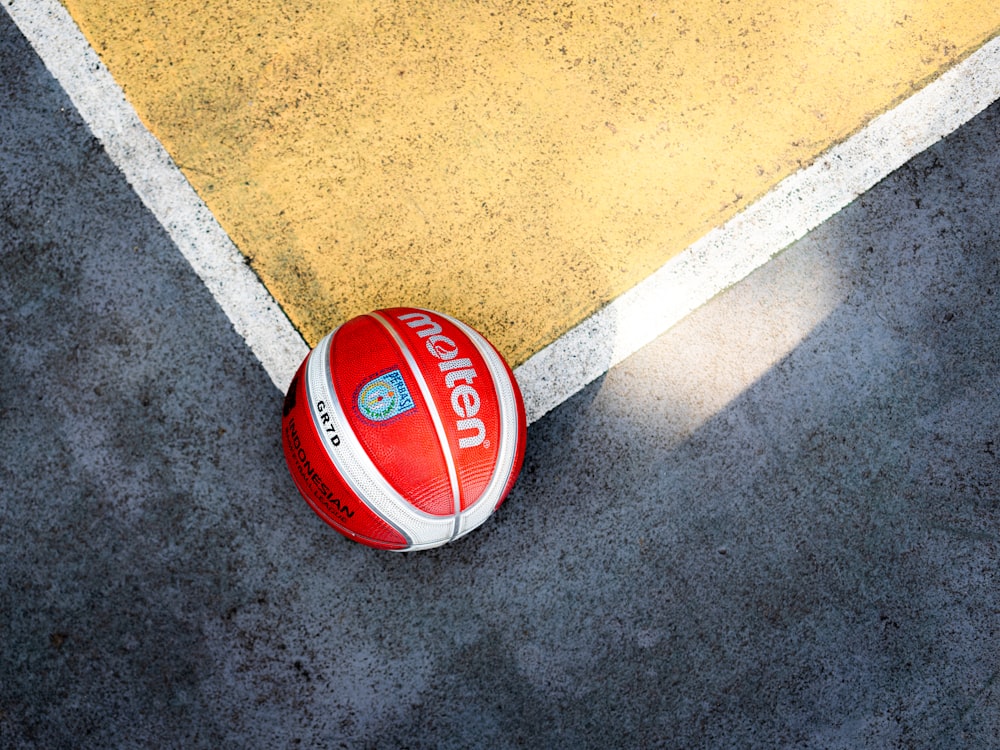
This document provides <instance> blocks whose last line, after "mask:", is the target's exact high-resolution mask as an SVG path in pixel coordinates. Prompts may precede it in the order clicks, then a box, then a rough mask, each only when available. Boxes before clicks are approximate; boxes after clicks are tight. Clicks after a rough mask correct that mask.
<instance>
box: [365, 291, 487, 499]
mask: <svg viewBox="0 0 1000 750" xmlns="http://www.w3.org/2000/svg"><path fill="white" fill-rule="evenodd" d="M381 312H382V317H383V319H384V320H386V321H387V322H388V323H390V324H391V325H392V327H393V329H394V330H395V331H396V332H397V335H398V336H399V337H400V339H401V340H402V342H403V345H404V346H405V347H406V348H407V350H408V351H409V352H410V353H411V356H412V357H413V360H414V361H415V363H416V366H417V367H418V368H419V369H420V371H421V372H422V373H423V375H424V380H425V381H426V383H427V386H428V388H429V390H430V393H431V397H432V399H433V401H434V403H435V405H436V406H437V409H438V413H439V414H440V415H441V423H442V426H443V430H444V434H445V438H446V440H447V447H448V449H449V450H450V452H451V455H452V457H453V460H454V464H455V469H456V474H457V476H458V484H459V489H460V497H461V503H460V509H461V510H465V509H467V508H469V507H471V506H472V505H474V504H475V503H476V502H478V501H479V499H480V498H481V497H482V496H483V492H484V491H485V490H486V488H487V487H488V485H489V478H490V475H491V474H492V467H494V466H495V465H496V462H497V457H498V455H499V450H500V445H501V441H500V439H499V438H500V430H499V424H500V406H499V401H498V399H497V392H496V386H495V384H494V383H493V381H492V378H491V376H490V371H489V367H488V365H487V363H486V361H485V360H484V358H483V356H482V354H481V353H480V350H479V348H478V347H477V346H476V345H475V344H474V343H473V342H472V341H471V340H470V338H469V336H468V335H467V333H466V332H465V331H463V330H462V329H461V328H460V327H459V326H457V325H456V321H454V320H453V319H451V318H449V317H447V316H445V315H442V314H440V313H436V312H432V311H428V310H421V309H417V308H394V309H390V310H383V311H381ZM484 465H486V466H489V467H490V473H489V474H487V475H486V476H484V475H483V471H482V467H483V466H484Z"/></svg>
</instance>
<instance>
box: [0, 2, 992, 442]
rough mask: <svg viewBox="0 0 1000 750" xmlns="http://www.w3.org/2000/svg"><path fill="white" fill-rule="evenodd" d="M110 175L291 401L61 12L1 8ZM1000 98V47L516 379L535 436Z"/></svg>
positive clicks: (51, 5)
mask: <svg viewBox="0 0 1000 750" xmlns="http://www.w3.org/2000/svg"><path fill="white" fill-rule="evenodd" d="M4 7H5V9H6V10H7V12H8V13H9V14H10V16H11V18H13V20H14V22H15V23H16V24H17V26H18V27H19V28H20V30H21V33H22V34H24V35H25V37H27V39H28V41H29V42H30V43H31V45H32V46H33V47H34V48H35V51H36V52H37V53H38V55H39V57H41V59H42V61H43V62H44V63H45V65H46V67H48V69H49V71H50V72H51V73H52V74H53V76H55V78H56V80H57V81H59V83H60V84H61V85H62V87H63V89H65V91H66V93H67V94H68V95H69V97H70V99H71V101H72V102H73V104H74V105H75V106H76V108H77V109H78V111H79V112H80V114H81V116H82V117H83V119H84V121H85V122H86V123H87V125H88V126H89V127H90V129H91V131H92V132H93V133H94V135H95V136H96V137H97V138H98V139H99V140H100V141H101V143H102V144H103V145H104V147H105V149H106V150H107V152H108V154H109V156H110V157H111V159H112V161H113V162H114V163H115V164H116V165H117V166H118V168H119V169H121V171H122V172H123V173H124V174H125V177H126V179H128V181H129V183H130V184H131V185H132V187H133V189H135V191H136V193H137V194H138V195H139V197H140V199H141V200H142V201H143V203H145V204H146V206H147V207H148V208H149V209H150V210H151V211H152V213H153V214H154V215H155V216H156V218H157V219H158V220H159V221H160V223H161V224H162V225H163V226H164V228H165V229H166V230H167V232H168V233H169V234H170V236H171V238H172V239H173V240H174V242H175V243H176V244H177V246H178V247H179V248H180V250H181V252H182V253H183V254H184V256H185V257H186V258H187V259H188V261H189V262H190V263H191V266H192V267H193V268H194V270H195V272H196V273H197V274H198V275H199V276H200V277H201V278H202V279H203V280H204V282H205V284H206V285H207V286H208V288H209V290H210V291H211V292H212V294H213V295H214V296H215V298H216V299H217V300H218V302H219V304H220V306H221V307H222V309H223V310H224V311H225V313H226V314H227V315H228V316H229V318H230V320H231V321H232V322H233V326H234V327H235V328H236V330H237V331H238V332H239V333H240V335H241V336H243V338H244V339H246V341H247V344H248V345H249V346H250V349H251V350H252V351H253V352H254V354H255V355H256V356H257V357H258V359H260V361H261V363H262V364H263V366H264V368H265V370H266V371H267V373H268V374H269V375H270V377H271V380H272V381H274V384H275V385H276V386H277V387H278V388H279V389H281V390H282V391H284V390H285V388H286V387H287V385H288V383H289V382H291V379H292V377H293V376H294V374H295V370H296V369H297V368H298V365H299V364H300V363H301V362H302V360H303V359H304V357H305V356H306V354H307V353H308V347H307V345H306V344H305V342H304V341H303V340H302V337H301V336H300V335H299V334H298V333H297V332H296V331H295V329H294V328H293V327H292V325H291V323H290V322H289V321H288V319H287V318H286V317H285V315H284V313H283V312H282V311H281V310H280V308H279V307H278V305H277V303H276V302H275V301H274V299H273V298H272V297H271V295H270V293H269V292H268V291H267V290H266V289H265V288H264V286H263V285H262V284H261V283H260V281H259V279H257V277H256V276H255V275H254V274H253V273H252V272H251V271H250V270H249V268H248V267H247V266H246V264H245V263H244V259H243V256H242V255H241V254H240V253H239V251H238V250H237V249H236V247H235V246H234V245H233V243H232V241H231V240H230V239H229V237H228V236H227V235H226V233H225V231H224V230H223V229H222V228H221V227H220V226H219V224H218V223H217V221H216V220H215V219H214V217H213V216H212V215H211V212H209V210H208V208H207V207H206V206H205V204H204V203H203V202H202V201H201V199H200V198H198V196H197V194H196V193H195V192H194V190H193V189H192V188H191V186H190V184H189V183H188V182H187V180H186V179H185V178H184V176H183V175H182V174H181V172H180V170H178V168H177V167H176V165H175V164H174V163H173V162H172V161H171V159H170V157H169V155H167V153H166V151H165V150H164V149H163V147H162V146H161V145H160V143H159V142H158V141H157V140H156V138H155V137H153V135H152V134H151V133H150V132H149V131H148V130H146V128H145V126H143V125H142V123H141V122H140V120H139V118H138V116H137V115H136V113H135V111H134V110H133V109H132V106H131V105H130V104H129V103H128V102H127V101H126V99H125V96H124V94H123V92H122V90H121V88H120V87H119V86H118V84H117V83H115V81H114V79H113V78H112V77H111V75H110V73H109V72H108V71H107V69H106V68H105V67H104V65H103V63H101V61H100V59H99V58H98V56H97V54H96V53H95V52H94V50H93V49H91V47H90V45H89V44H88V43H87V40H86V39H85V38H84V36H83V34H82V33H81V32H80V30H79V29H78V28H77V26H76V24H75V22H74V21H73V19H72V18H71V17H70V16H69V14H68V13H67V11H66V10H65V9H64V8H63V6H62V5H61V4H60V3H59V2H58V0H12V1H11V2H8V4H7V5H5V6H4ZM998 98H1000V38H997V39H993V40H992V41H990V42H988V43H987V44H985V45H984V46H983V47H982V48H980V49H979V50H978V51H977V52H975V53H973V54H972V55H971V56H970V57H968V58H967V59H966V60H964V61H963V62H961V63H960V64H958V65H957V66H955V67H954V68H952V69H951V70H949V71H947V72H946V73H944V74H943V75H942V76H941V77H940V78H938V79H937V80H935V81H934V82H933V83H931V84H929V85H928V86H926V87H925V88H924V89H922V90H920V91H919V92H917V93H916V94H914V95H913V96H912V97H910V98H909V99H907V100H906V101H904V102H903V103H902V104H900V105H899V106H897V107H896V108H895V109H893V110H891V111H889V112H887V113H886V114H884V115H882V116H880V117H878V118H876V119H875V120H873V121H872V122H871V123H870V124H869V125H867V126H866V127H865V128H863V129H862V130H860V131H859V132H858V133H857V134H855V135H853V136H851V137H850V138H849V139H848V140H846V141H844V142H843V143H841V144H839V145H837V146H835V147H833V148H832V149H830V150H829V151H827V152H826V153H825V154H822V155H821V156H820V157H819V158H817V160H816V161H815V162H814V163H813V164H812V165H811V166H809V167H807V168H805V169H802V170H800V171H799V172H796V173H795V174H793V175H792V176H790V177H788V178H787V179H785V180H784V181H782V182H781V183H779V184H778V185H777V186H776V187H775V188H774V189H772V190H771V191H770V192H769V193H768V194H767V195H765V196H764V197H763V198H761V199H760V200H759V201H758V202H756V203H754V204H753V205H751V206H749V207H748V208H747V209H746V210H744V211H743V212H742V213H740V214H739V215H737V216H736V217H734V218H733V219H731V220H730V221H729V222H727V223H726V224H725V225H723V226H722V227H720V228H718V229H715V230H712V231H711V232H709V233H708V234H707V235H706V236H705V237H703V238H702V239H701V240H699V241H697V242H695V243H694V244H693V245H691V246H690V247H688V248H687V249H686V250H684V251H683V252H681V253H680V254H679V255H678V256H676V257H675V258H673V259H671V260H670V261H668V262H667V263H666V264H665V265H664V266H663V267H661V268H660V269H659V270H658V271H656V272H655V273H654V274H653V275H651V276H650V277H648V278H647V279H645V280H643V281H642V282H640V283H639V284H638V285H637V286H635V287H634V288H632V289H631V290H629V291H628V292H626V293H624V294H623V295H621V296H620V297H618V298H616V299H615V300H613V301H612V302H611V303H610V304H608V305H607V306H606V307H604V308H602V309H601V310H600V311H598V312H597V313H595V314H594V315H592V316H591V317H589V318H587V319H586V320H584V321H583V322H582V323H580V324H579V325H577V326H576V327H575V328H573V329H572V330H570V331H569V332H568V333H566V334H565V335H563V336H562V337H560V338H559V339H557V340H556V341H554V342H553V343H552V344H550V345H549V346H547V347H545V348H544V349H542V350H541V351H539V352H538V353H537V354H535V355H534V356H532V357H531V358H530V359H528V361H526V362H525V363H524V364H522V365H521V366H520V367H518V368H517V370H516V371H515V375H516V376H517V380H518V383H519V385H520V387H521V390H522V392H523V395H524V401H525V408H526V411H527V416H528V423H529V424H530V423H531V422H534V421H535V420H537V419H539V418H540V417H542V416H543V415H544V414H545V413H547V412H548V411H550V410H552V409H554V408H555V407H556V406H558V405H559V404H561V403H562V402H563V401H565V400H566V399H568V398H569V397H570V396H572V395H573V394H575V393H577V392H578V391H580V390H581V389H582V388H584V387H585V386H586V385H587V384H588V383H590V382H592V381H593V380H595V379H597V378H598V377H600V376H601V375H603V374H604V373H605V372H607V371H608V369H610V368H611V367H613V366H614V365H616V364H618V363H619V362H621V361H622V360H623V359H625V358H626V357H628V356H629V355H630V354H633V353H635V352H636V351H638V350H639V349H640V348H642V347H643V346H645V345H646V344H648V343H650V342H651V341H653V340H654V339H656V338H657V337H658V336H659V335H660V334H662V333H663V332H665V331H666V330H668V329H669V328H670V327H671V326H673V325H674V324H675V323H677V322H678V321H679V320H680V319H681V318H683V317H684V316H685V315H687V314H688V313H690V312H692V311H693V310H695V309H696V308H698V307H700V306H701V305H702V304H704V303H705V302H707V301H708V300H709V299H711V298H712V297H713V296H715V295H716V294H718V293H719V292H721V291H722V290H724V289H726V288H727V287H729V286H732V285H733V284H735V283H736V282H738V281H739V280H741V279H743V278H745V277H746V276H747V275H749V274H750V273H751V272H753V271H754V270H755V269H757V268H759V267H760V266H761V265H763V264H764V263H766V262H767V261H768V260H769V259H770V258H772V257H773V256H775V255H776V254H778V253H779V252H781V251H782V250H783V249H784V248H786V247H787V246H788V245H790V244H791V243H792V242H794V241H795V240H797V239H799V238H801V237H803V236H804V235H805V234H806V233H807V232H809V231H810V230H812V229H814V228H815V227H817V226H818V225H819V224H821V223H822V222H823V221H825V220H826V219H828V218H830V217H831V216H833V215H834V214H835V213H837V211H839V210H840V209H842V208H844V207H845V206H846V205H848V204H849V203H850V202H851V201H852V200H854V199H855V198H856V197H857V196H859V195H861V194H862V193H863V192H865V191H866V190H868V189H869V188H871V187H872V186H874V185H875V184H876V183H877V182H878V181H879V180H881V179H882V178H884V177H885V176H887V175H888V174H889V173H891V172H892V171H893V170H895V169H897V168H898V167H900V166H902V165H903V164H905V163H906V162H907V161H909V159H911V158H912V157H914V156H916V155H917V154H918V153H920V152H921V151H923V150H925V149H926V148H928V147H929V146H931V145H933V144H934V143H935V142H937V141H938V140H940V139H941V138H943V137H944V136H946V135H948V134H949V133H951V132H952V131H954V130H955V129H957V128H958V127H959V126H961V125H962V124H964V123H965V122H967V121H968V120H970V119H971V118H972V117H974V116H975V115H977V114H978V113H979V112H981V111H982V110H983V109H985V108H986V107H987V106H989V105H990V104H991V103H992V102H994V101H995V100H997V99H998Z"/></svg>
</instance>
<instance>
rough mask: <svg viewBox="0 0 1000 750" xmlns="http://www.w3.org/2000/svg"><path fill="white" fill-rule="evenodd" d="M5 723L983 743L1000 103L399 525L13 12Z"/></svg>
mask: <svg viewBox="0 0 1000 750" xmlns="http://www.w3.org/2000/svg"><path fill="white" fill-rule="evenodd" d="M0 102H2V104H0V201H2V204H0V357H2V360H0V424H2V431H0V747H39V748H63V747H65V748H108V747H177V748H194V747H213V748H216V747H221V748H251V747H254V748H257V747H259V748H283V747H320V748H338V747H348V748H355V747H358V748H368V747H371V748H397V747H398V748H404V747H406V748H463V747H488V748H516V747H533V748H534V747H537V748H562V747H567V748H568V747H573V748H580V747H592V748H609V747H623V748H661V747H662V748H695V747H705V748H715V747H720V748H721V747H725V748H729V747H733V748H754V747H761V748H775V747H783V748H911V747H920V748H926V747H942V748H986V747H997V746H998V739H997V738H998V737H1000V685H998V684H997V676H998V672H1000V656H998V649H997V643H996V641H997V637H998V634H1000V593H998V588H997V569H998V547H1000V530H998V521H1000V507H998V487H1000V465H998V459H997V453H998V451H1000V445H998V443H1000V439H998V437H997V436H998V433H1000V398H998V385H1000V376H998V369H1000V331H998V325H1000V323H998V321H1000V251H998V248H1000V219H998V216H997V213H998V212H997V207H998V197H1000V195H998V186H1000V177H998V175H1000V148H998V141H1000V107H998V106H996V105H994V106H993V107H992V108H990V109H989V110H987V111H986V112H985V113H984V114H982V115H980V116H979V117H977V118H976V119H975V120H973V121H972V122H971V123H969V124H968V125H967V126H965V127H964V128H962V129H961V130H960V131H959V132H958V133H956V134H955V135H954V136H952V137H950V138H949V139H947V141H946V142H943V143H942V144H939V145H938V146H936V147H934V148H933V149H931V150H930V151H928V152H927V153H925V154H922V155H921V156H919V157H917V158H916V159H914V161H913V162H912V163H911V164H909V165H907V166H906V167H905V168H903V169H901V170H900V171H899V172H897V173H896V174H894V175H892V176H890V177H889V178H887V179H886V180H885V181H884V182H883V183H882V184H880V185H879V186H878V187H877V188H876V189H874V190H873V191H871V192H870V193H868V194H866V195H865V196H863V197H861V198H860V199H859V200H858V201H857V202H856V203H854V204H853V205H852V206H851V207H850V208H849V209H847V210H845V211H844V212H842V213H841V214H840V215H838V216H837V217H835V218H834V219H833V220H831V221H830V222H828V223H827V224H825V225H824V226H823V227H821V228H820V229H819V230H817V231H815V232H814V233H812V234H811V235H810V236H809V237H807V238H806V239H805V240H803V241H802V242H799V243H798V244H796V245H795V246H793V247H792V248H791V249H789V250H788V251H787V252H785V253H784V254H783V255H781V256H780V257H779V258H777V259H776V260H775V261H774V262H772V263H771V264H769V265H768V266H766V267H765V268H763V269H762V270H761V271H759V272H758V273H756V274H754V275H753V276H752V277H751V278H749V279H747V280H746V281H745V282H744V283H742V284H740V285H738V286H737V287H735V288H733V289H731V290H730V291H728V292H726V293H725V294H723V295H721V296H720V297H718V298H716V299H715V300H713V301H712V302H711V303H709V304H708V305H707V306H705V307H704V308H703V309H701V310H699V311H698V312H697V313H695V314H694V315H693V316H691V317H690V318H688V319H687V320H685V321H684V322H683V323H682V324H680V325H679V326H678V327H677V328H676V329H674V330H673V331H671V332H669V333H668V334H666V335H664V336H663V337H661V339H659V340H658V341H657V342H656V343H655V344H654V345H652V346H650V347H648V348H647V349H645V350H643V351H642V352H640V353H639V354H638V355H636V356H634V357H632V358H631V359H630V360H628V361H627V362H626V363H624V364H623V365H622V366H620V367H618V368H615V369H614V370H612V371H611V372H610V373H609V374H608V375H607V376H606V377H605V378H603V379H602V380H601V381H600V382H598V383H595V384H594V385H593V386H591V387H590V388H588V389H587V390H586V391H585V392H583V393H581V394H579V395H578V396H577V397H575V398H574V399H572V400H571V401H569V402H567V403H566V404H564V405H563V406H562V407H560V408H559V409H558V410H557V411H555V412H554V413H552V414H550V415H549V416H548V417H546V418H545V419H543V420H542V421H541V422H539V423H537V424H535V425H534V426H533V427H532V428H531V430H530V434H529V448H528V455H527V459H526V465H525V470H524V473H523V475H522V479H521V481H520V482H519V484H518V485H517V487H516V489H515V491H514V492H513V494H512V496H511V498H510V499H509V500H508V502H507V504H506V505H505V506H504V507H503V508H502V509H501V511H500V512H499V513H498V514H497V515H496V516H495V517H494V518H493V519H491V521H490V522H488V523H487V524H486V525H485V526H484V527H483V528H482V529H480V530H478V531H477V532H475V533H474V534H472V535H470V536H469V537H467V538H465V539H463V540H462V541H460V542H458V543H456V544H455V545H453V546H451V547H446V548H443V549H439V550H433V551H429V552H422V553H414V554H410V555H398V554H390V553H378V552H374V551H371V550H368V549H366V548H363V547H360V546H357V545H354V544H352V543H350V542H348V541H346V540H343V539H342V538H340V537H339V536H338V535H336V534H335V533H333V532H331V531H329V530H328V529H327V528H326V527H325V526H324V525H323V524H322V522H320V521H319V520H318V519H317V518H316V517H315V516H313V514H312V512H311V511H310V510H309V509H308V507H307V506H306V505H305V503H304V502H302V501H301V500H300V499H298V497H297V496H296V494H295V490H294V488H293V485H292V483H291V481H290V479H289V478H288V476H287V472H286V470H285V466H284V463H283V459H282V456H281V452H280V445H279V419H280V409H281V397H282V394H280V393H278V392H276V391H275V389H274V388H273V386H272V385H271V384H270V382H269V381H268V379H267V377H266V375H265V374H264V373H263V371H262V370H261V369H260V367H259V366H258V365H257V363H256V362H255V361H254V360H253V358H252V357H251V355H250V354H249V352H247V351H246V349H245V348H244V346H243V345H242V343H241V341H240V340H239V338H238V337H237V336H236V334H235V333H234V332H233V330H232V328H231V327H230V325H229V324H228V322H227V320H226V319H225V318H224V316H223V315H222V314H221V312H220V311H219V310H218V308H217V307H216V305H215V303H214V302H213V300H212V299H211V297H210V296H209V294H208V293H207V292H206V291H205V289H204V288H202V286H201V285H200V282H198V280H197V278H196V277H195V276H194V274H193V273H191V272H190V270H189V269H188V268H187V267H186V266H185V263H184V261H183V260H182V258H181V257H180V255H179V254H178V252H177V251H176V249H175V248H173V247H172V246H171V245H170V242H169V241H168V239H167V238H166V236H165V235H164V233H163V231H162V230H161V229H160V228H159V227H158V226H157V225H156V223H155V222H154V221H153V220H152V218H151V217H150V216H149V214H148V213H147V212H146V211H145V210H144V209H143V208H142V206H141V205H140V204H139V203H138V201H137V200H136V199H135V197H134V196H133V195H132V193H131V192H130V190H129V189H128V186H127V185H126V184H125V183H124V181H123V179H122V178H121V177H120V176H119V175H118V173H117V172H116V171H115V170H114V168H113V167H112V166H111V164H110V163H109V162H108V160H107V159H106V158H105V156H104V155H103V153H102V151H101V149H100V147H99V146H98V144H96V143H95V142H94V140H93V139H92V138H91V136H90V135H89V133H88V132H87V130H86V128H85V127H84V126H83V125H82V123H81V122H80V120H79V118H78V117H77V116H76V114H75V113H74V111H73V110H72V107H71V106H70V104H69V102H68V101H67V100H66V99H65V97H64V96H63V95H62V93H61V92H60V90H59V89H58V87H57V86H56V85H55V83H54V82H53V80H52V79H51V78H50V77H49V76H48V75H47V73H46V71H45V70H44V69H43V68H42V67H41V65H40V64H39V62H38V61H37V59H36V58H35V57H34V55H33V54H32V52H31V51H30V49H29V48H28V46H27V45H26V44H25V43H24V41H23V39H22V38H21V37H20V36H19V34H18V32H17V31H16V30H14V29H13V27H12V25H11V23H10V21H9V19H8V18H7V16H6V14H3V13H0Z"/></svg>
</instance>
